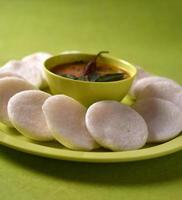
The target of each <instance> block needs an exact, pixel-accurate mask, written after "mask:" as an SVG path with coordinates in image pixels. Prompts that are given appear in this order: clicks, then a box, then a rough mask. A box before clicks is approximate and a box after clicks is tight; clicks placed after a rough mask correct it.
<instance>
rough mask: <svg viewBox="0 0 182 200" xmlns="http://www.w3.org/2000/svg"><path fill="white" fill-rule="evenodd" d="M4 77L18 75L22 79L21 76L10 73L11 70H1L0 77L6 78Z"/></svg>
mask: <svg viewBox="0 0 182 200" xmlns="http://www.w3.org/2000/svg"><path fill="white" fill-rule="evenodd" d="M6 77H18V78H21V79H24V78H23V77H21V76H19V75H17V74H15V73H11V72H1V73H0V78H6Z"/></svg>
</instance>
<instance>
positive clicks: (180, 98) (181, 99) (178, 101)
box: [172, 91, 182, 111]
mask: <svg viewBox="0 0 182 200" xmlns="http://www.w3.org/2000/svg"><path fill="white" fill-rule="evenodd" d="M172 102H173V103H174V104H175V105H176V106H178V107H179V108H180V110H181V111H182V91H180V92H179V93H177V94H175V95H174V96H173V99H172Z"/></svg>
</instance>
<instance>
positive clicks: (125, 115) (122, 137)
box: [86, 101, 148, 151]
mask: <svg viewBox="0 0 182 200" xmlns="http://www.w3.org/2000/svg"><path fill="white" fill-rule="evenodd" d="M86 126H87V128H88V130H89V132H90V134H91V135H92V136H93V138H94V139H95V140H96V141H97V143H98V144H100V145H101V146H103V147H105V148H108V149H111V150H113V151H121V150H134V149H139V148H141V147H143V146H144V145H145V143H146V140H147V137H148V129H147V125H146V123H145V121H144V119H143V118H142V117H141V116H140V115H139V114H138V113H137V112H136V111H135V110H133V109H132V108H131V107H129V106H127V105H124V104H121V103H119V102H116V101H100V102H96V103H94V104H93V105H91V106H90V107H89V108H88V110H87V113H86Z"/></svg>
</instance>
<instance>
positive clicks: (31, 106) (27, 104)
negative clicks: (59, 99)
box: [8, 90, 53, 141]
mask: <svg viewBox="0 0 182 200" xmlns="http://www.w3.org/2000/svg"><path fill="white" fill-rule="evenodd" d="M48 97H50V95H49V94H48V93H46V92H43V91H40V90H27V91H23V92H19V93H17V94H15V95H14V96H13V97H11V98H10V100H9V103H8V116H9V119H10V121H11V123H12V124H13V126H14V127H15V128H16V129H17V130H18V131H19V132H20V133H22V134H23V135H24V136H26V137H28V138H31V139H33V140H37V141H49V140H53V136H52V134H51V132H50V131H49V128H48V126H47V123H46V120H45V116H44V113H43V111H42V105H43V103H44V101H45V100H46V99H47V98H48Z"/></svg>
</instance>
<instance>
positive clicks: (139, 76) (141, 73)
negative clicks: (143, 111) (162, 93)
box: [129, 66, 152, 96]
mask: <svg viewBox="0 0 182 200" xmlns="http://www.w3.org/2000/svg"><path fill="white" fill-rule="evenodd" d="M136 69H137V73H136V76H135V79H134V81H133V83H132V86H131V88H130V91H129V94H130V95H131V96H135V94H134V92H135V91H134V90H135V85H136V83H137V82H138V81H139V80H141V79H143V78H146V77H151V76H152V74H150V73H149V72H146V71H145V70H144V69H143V68H141V67H140V66H136Z"/></svg>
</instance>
